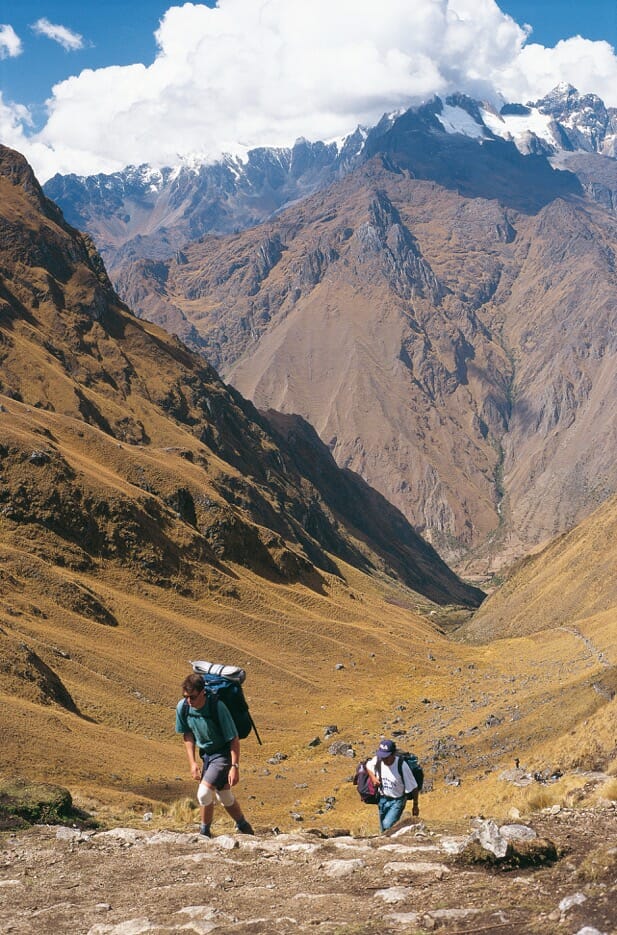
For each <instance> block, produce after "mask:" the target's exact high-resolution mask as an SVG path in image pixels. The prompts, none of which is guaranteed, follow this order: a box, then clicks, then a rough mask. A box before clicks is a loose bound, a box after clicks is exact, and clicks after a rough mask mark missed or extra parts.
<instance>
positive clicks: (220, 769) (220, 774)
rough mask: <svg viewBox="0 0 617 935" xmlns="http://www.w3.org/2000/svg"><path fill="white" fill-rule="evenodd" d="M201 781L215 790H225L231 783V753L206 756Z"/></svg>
mask: <svg viewBox="0 0 617 935" xmlns="http://www.w3.org/2000/svg"><path fill="white" fill-rule="evenodd" d="M203 761H204V765H203V769H202V771H201V781H202V782H207V783H208V785H209V786H213V787H214V788H215V789H223V788H224V787H225V786H226V785H227V783H228V781H229V767H230V765H231V756H230V755H229V753H211V754H210V755H209V756H208V754H205V755H204V758H203Z"/></svg>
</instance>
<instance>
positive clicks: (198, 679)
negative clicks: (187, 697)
mask: <svg viewBox="0 0 617 935" xmlns="http://www.w3.org/2000/svg"><path fill="white" fill-rule="evenodd" d="M205 687H206V680H205V678H204V677H203V675H200V674H199V672H191V674H190V675H187V677H186V678H185V680H184V681H183V683H182V691H183V692H187V693H188V694H193V693H194V692H200V691H201V690H202V688H205Z"/></svg>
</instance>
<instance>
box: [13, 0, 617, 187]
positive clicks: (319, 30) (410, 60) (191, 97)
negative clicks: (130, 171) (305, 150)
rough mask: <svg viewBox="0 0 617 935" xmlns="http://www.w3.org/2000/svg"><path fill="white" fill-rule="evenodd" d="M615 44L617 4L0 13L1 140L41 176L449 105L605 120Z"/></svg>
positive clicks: (462, 2)
mask: <svg viewBox="0 0 617 935" xmlns="http://www.w3.org/2000/svg"><path fill="white" fill-rule="evenodd" d="M211 7H216V9H210V8H211ZM506 14H508V16H506ZM508 17H511V19H509V18H508ZM525 23H529V24H530V25H531V26H532V28H533V31H532V33H531V34H530V35H526V33H525V32H524V31H523V29H522V26H523V24H525ZM161 24H162V25H161ZM155 33H156V35H155ZM577 35H578V36H582V37H583V38H582V40H575V39H573V38H572V37H575V36H577ZM560 40H562V41H561V42H560ZM558 43H559V44H558ZM611 46H612V48H611ZM616 46H617V0H587V2H582V0H497V2H496V0H413V2H412V0H380V3H379V4H375V2H374V0H218V2H217V3H215V0H207V3H201V4H200V3H191V4H186V5H180V6H176V7H173V6H171V5H170V3H169V2H162V0H102V2H100V3H95V2H92V0H10V2H9V0H0V142H4V143H6V144H7V145H10V146H14V147H15V148H17V149H21V151H22V152H25V154H26V156H27V157H28V158H29V159H30V161H31V162H32V164H33V165H34V167H35V169H36V170H37V172H38V173H39V176H40V177H41V176H43V177H45V176H48V175H49V174H50V173H52V172H53V171H56V170H58V171H65V172H66V171H77V172H81V173H85V172H91V171H112V170H113V169H115V168H121V167H122V166H123V165H126V164H128V163H129V162H134V163H139V162H146V161H148V162H152V163H153V164H155V165H164V164H171V163H173V162H174V161H177V159H178V157H179V156H180V155H185V154H188V153H194V154H197V155H198V156H199V157H200V158H214V157H216V155H219V154H220V153H221V152H224V151H236V152H242V150H243V149H246V148H247V147H250V146H255V145H289V144H290V143H292V142H293V140H294V139H295V138H297V136H300V135H305V136H307V137H309V138H313V139H316V138H321V139H330V138H334V137H336V136H340V135H343V134H345V133H347V132H351V130H353V129H354V127H355V126H356V125H357V124H358V123H370V122H372V121H375V120H377V119H379V117H380V116H381V114H382V113H384V112H386V111H388V110H394V109H396V108H399V107H402V106H406V105H407V106H409V105H411V104H413V103H416V102H419V101H420V100H422V99H426V98H427V97H430V96H432V95H433V94H435V93H439V94H445V93H449V92H451V91H452V90H463V91H466V92H467V93H470V94H472V95H473V96H476V97H479V98H482V99H487V100H490V99H493V98H494V99H495V101H497V102H498V101H499V100H520V101H526V100H533V99H536V98H537V97H540V96H542V95H543V94H545V93H547V92H548V91H549V90H551V88H552V87H554V85H555V84H557V83H559V81H563V80H567V81H569V82H570V83H572V84H574V85H575V86H576V87H578V88H579V89H580V90H581V91H585V92H587V91H594V92H596V93H598V94H599V95H600V96H601V97H603V98H604V100H605V101H606V103H607V104H610V105H611V106H617V57H616V56H615V53H614V48H615V47H616ZM54 86H55V90H53V92H52V89H53V88H54ZM46 101H47V102H48V103H47V104H46Z"/></svg>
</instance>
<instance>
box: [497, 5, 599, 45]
mask: <svg viewBox="0 0 617 935" xmlns="http://www.w3.org/2000/svg"><path fill="white" fill-rule="evenodd" d="M498 2H499V6H500V7H501V9H502V10H503V12H504V13H509V14H510V16H511V17H512V18H513V19H515V20H516V22H517V23H519V24H521V25H523V24H524V23H529V25H530V26H532V27H533V33H532V36H531V41H532V42H539V43H541V44H542V45H548V46H554V45H555V43H557V42H559V40H560V39H569V38H570V37H571V36H576V35H577V34H578V35H581V36H584V37H585V38H586V39H596V40H597V39H605V40H606V41H607V42H610V44H611V45H612V46H613V47H617V2H616V0H498Z"/></svg>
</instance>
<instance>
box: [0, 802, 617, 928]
mask: <svg viewBox="0 0 617 935" xmlns="http://www.w3.org/2000/svg"><path fill="white" fill-rule="evenodd" d="M217 830H218V829H217ZM549 842H550V843H549ZM552 845H554V849H553V851H552V856H551V847H552ZM500 848H501V850H500ZM506 848H508V850H507V854H506V856H505V857H504V856H496V855H499V854H502V853H503V850H505V849H506ZM512 848H514V850H512ZM512 855H514V857H513V856H512ZM616 879H617V808H616V806H615V803H612V802H606V803H605V804H603V805H602V806H598V807H597V808H594V809H588V810H584V811H582V810H575V809H563V808H561V809H555V808H554V809H552V810H550V809H549V810H547V811H546V812H545V813H538V814H536V815H534V816H533V818H532V820H530V821H525V822H522V821H520V820H517V821H516V822H513V823H512V824H510V825H505V826H501V827H498V826H497V825H495V824H494V823H493V822H490V821H486V820H484V819H474V820H472V821H471V823H466V827H465V828H464V829H463V828H462V827H459V828H458V829H453V828H447V827H445V826H444V827H440V828H437V827H430V826H428V825H427V824H425V823H424V822H423V821H421V820H420V821H416V822H415V823H413V822H412V820H409V822H408V823H402V826H401V827H400V828H399V829H398V830H396V831H392V832H389V833H388V834H386V835H376V836H372V837H365V838H356V837H351V836H350V835H348V834H347V833H345V832H343V831H340V832H335V831H332V832H327V833H326V832H323V831H311V830H298V831H296V832H294V833H284V834H283V833H278V832H277V830H276V829H274V830H273V829H269V830H265V829H258V830H257V833H256V834H255V836H254V837H251V836H245V835H238V834H234V835H231V834H228V833H225V822H224V820H221V822H220V830H219V833H218V834H217V835H216V836H215V837H213V838H212V839H207V838H203V837H201V836H199V835H198V834H196V833H192V832H191V833H186V832H177V831H170V830H157V829H152V827H151V826H150V825H148V826H147V827H144V828H138V829H137V828H113V829H111V830H105V831H98V830H97V831H93V830H82V829H79V828H77V827H65V826H62V827H58V826H44V825H39V826H35V827H33V828H31V829H28V830H25V831H17V832H10V833H5V834H3V835H2V836H1V837H0V920H1V923H0V927H1V930H2V932H3V933H7V935H8V933H12V935H31V933H33V932H37V933H53V935H63V933H67V935H68V933H70V935H141V933H151V935H163V933H175V932H178V933H180V932H188V933H195V935H207V933H210V932H213V933H221V935H224V933H232V932H233V933H277V935H287V933H298V932H322V933H328V935H363V933H367V935H368V933H369V932H370V933H380V935H387V933H418V935H420V933H424V932H433V931H438V932H441V931H443V932H448V933H457V935H467V933H470V935H471V933H476V932H477V933H480V932H481V933H496V935H497V933H499V935H515V933H516V935H523V933H538V935H540V933H541V935H551V933H555V935H557V933H559V935H575V933H576V935H597V933H606V935H610V933H614V932H616V931H617V928H616V926H617V898H616V897H617V887H616V882H615V881H616Z"/></svg>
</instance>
